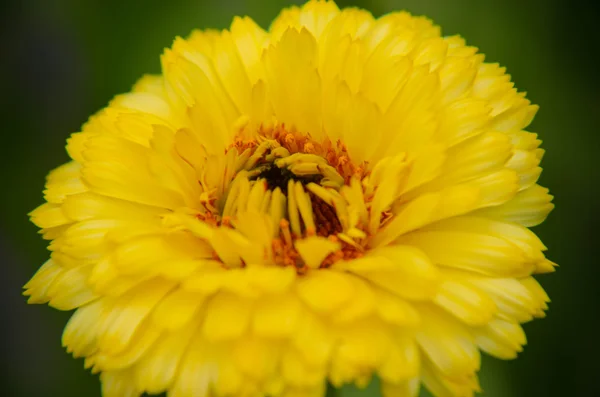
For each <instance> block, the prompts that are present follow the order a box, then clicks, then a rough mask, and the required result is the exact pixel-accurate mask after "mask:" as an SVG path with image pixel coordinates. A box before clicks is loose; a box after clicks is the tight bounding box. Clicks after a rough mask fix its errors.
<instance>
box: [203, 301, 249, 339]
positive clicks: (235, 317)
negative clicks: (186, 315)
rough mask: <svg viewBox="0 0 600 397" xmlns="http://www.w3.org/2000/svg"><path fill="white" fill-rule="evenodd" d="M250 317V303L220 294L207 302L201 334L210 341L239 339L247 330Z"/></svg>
mask: <svg viewBox="0 0 600 397" xmlns="http://www.w3.org/2000/svg"><path fill="white" fill-rule="evenodd" d="M251 315H252V310H251V302H248V300H246V299H243V298H240V297H238V296H235V295H233V294H230V293H225V292H220V293H218V294H217V295H215V296H214V297H213V298H212V299H211V300H210V301H209V302H208V306H207V308H206V317H205V319H204V325H203V327H202V331H203V334H204V335H205V336H206V338H207V339H208V340H211V341H219V340H226V339H234V338H237V337H240V336H241V335H242V334H243V333H244V332H245V331H246V330H247V329H248V326H249V325H250V318H251Z"/></svg>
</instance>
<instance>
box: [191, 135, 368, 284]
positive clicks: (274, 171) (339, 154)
mask: <svg viewBox="0 0 600 397" xmlns="http://www.w3.org/2000/svg"><path fill="white" fill-rule="evenodd" d="M230 151H234V152H233V153H235V155H236V156H237V157H236V158H237V160H235V162H233V163H235V164H236V169H235V171H234V172H231V173H230V172H229V171H228V170H226V171H225V174H228V175H231V179H230V181H229V182H228V183H227V185H225V186H224V188H223V195H222V196H220V197H217V198H216V201H215V202H213V203H210V202H209V203H207V209H209V212H208V213H207V214H206V215H202V216H200V218H201V219H203V220H204V221H205V222H209V223H211V224H213V225H214V226H221V227H228V228H234V229H237V228H238V227H239V228H240V231H241V233H242V234H243V235H245V237H242V238H248V239H250V240H252V238H253V236H251V235H247V233H248V226H249V224H248V223H247V222H248V220H249V219H252V222H261V221H260V219H262V220H263V221H264V222H265V223H266V224H265V225H267V226H268V229H269V230H270V231H269V233H272V244H271V247H269V248H267V249H266V252H265V258H267V259H268V260H269V261H272V263H275V264H277V265H280V266H294V267H295V268H296V269H297V271H298V273H300V274H301V273H304V272H306V271H307V270H308V269H309V268H315V267H328V266H331V265H332V264H333V263H335V262H337V261H339V260H349V259H352V258H356V257H359V256H361V255H362V254H363V252H364V250H365V247H366V244H367V241H368V236H369V232H368V230H369V227H370V226H371V225H370V224H369V221H368V219H369V212H368V211H369V209H368V208H369V207H370V205H369V204H368V203H369V202H370V200H371V199H372V191H371V190H364V189H365V188H364V187H363V186H362V183H363V181H365V179H364V178H368V176H369V172H368V171H366V169H367V164H365V163H363V164H354V163H353V162H352V161H351V160H350V158H349V155H348V152H347V149H346V147H345V146H344V145H343V143H341V142H335V143H333V142H330V141H328V140H325V141H323V142H318V141H315V140H313V139H311V137H310V136H308V135H305V134H300V133H296V132H289V131H287V130H286V129H285V128H284V127H283V126H280V127H275V128H273V129H270V130H266V131H265V130H261V131H259V133H258V134H256V135H253V136H252V137H249V138H247V139H244V138H243V137H238V138H237V139H236V140H235V142H234V144H233V145H232V146H231V147H230V148H228V149H227V153H228V155H229V154H230V153H231V154H233V153H232V152H230ZM229 157H230V158H232V156H229ZM365 183H367V182H365ZM213 204H214V205H213ZM210 208H212V209H210ZM257 213H258V214H264V215H266V216H265V217H263V218H259V217H256V214H257ZM249 214H250V215H249ZM265 225H263V226H265ZM263 232H264V230H263ZM263 236H264V234H263ZM301 240H306V241H303V242H300V241H301ZM299 247H300V248H299ZM231 249H232V250H235V248H234V247H233V246H232V247H231ZM301 253H302V254H301ZM216 257H219V258H220V259H221V260H223V262H224V264H225V265H228V266H229V265H233V264H235V266H244V265H245V262H244V260H243V259H242V260H241V261H240V260H238V261H235V260H233V259H231V258H232V257H231V256H226V257H221V256H219V255H217V254H216ZM307 258H308V259H307ZM315 258H318V260H317V259H315ZM316 260H317V261H318V262H317V263H316V264H315V261H316Z"/></svg>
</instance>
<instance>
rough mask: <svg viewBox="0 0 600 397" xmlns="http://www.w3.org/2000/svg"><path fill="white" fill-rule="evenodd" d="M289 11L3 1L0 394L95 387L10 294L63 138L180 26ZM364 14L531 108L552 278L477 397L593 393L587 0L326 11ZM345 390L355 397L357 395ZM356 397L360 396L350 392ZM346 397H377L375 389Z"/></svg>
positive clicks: (22, 270) (591, 68)
mask: <svg viewBox="0 0 600 397" xmlns="http://www.w3.org/2000/svg"><path fill="white" fill-rule="evenodd" d="M289 4H291V2H289V1H283V0H269V1H257V0H255V1H247V2H244V1H240V0H237V1H232V0H221V1H214V2H203V1H199V0H193V1H192V0H176V1H175V0H172V1H169V2H167V1H157V0H152V1H137V2H136V1H120V0H56V1H53V0H37V1H36V0H29V1H18V2H16V1H15V2H12V3H10V2H9V3H4V4H3V5H2V6H0V7H2V9H1V10H0V11H1V15H2V16H3V17H4V18H3V20H2V24H0V25H1V28H0V33H1V42H2V47H1V48H2V52H1V55H0V76H1V77H0V83H1V85H0V89H1V91H0V93H1V95H0V98H1V99H0V104H1V105H2V106H0V112H1V113H0V116H2V118H1V119H0V120H1V124H0V125H1V126H2V132H1V134H2V140H1V141H0V148H1V149H0V150H1V154H2V155H1V156H0V162H1V163H0V181H1V183H2V184H1V185H0V186H1V188H0V189H1V193H2V194H0V200H1V202H0V259H1V265H0V303H1V309H0V310H1V312H0V315H1V317H0V319H1V320H2V321H3V322H4V324H2V326H0V329H2V333H3V335H2V336H3V337H2V338H0V347H1V348H2V350H1V351H0V365H1V366H2V368H0V369H1V371H0V383H1V384H0V386H1V387H0V395H3V396H4V395H7V396H28V397H29V396H32V397H37V396H41V397H45V396H49V397H50V396H64V397H70V396H73V397H79V396H90V397H91V396H99V394H100V391H99V384H98V380H97V378H96V377H95V376H92V375H90V374H89V373H88V372H87V371H84V369H83V362H82V360H73V359H72V358H71V357H70V356H69V355H67V353H66V352H64V351H63V349H62V348H61V346H60V335H61V332H62V328H63V325H64V324H65V322H66V320H67V319H68V317H69V314H68V313H61V312H58V311H55V310H53V309H50V308H48V307H46V306H27V305H26V304H25V299H24V298H23V297H22V296H21V295H20V294H21V286H22V285H23V284H24V283H25V282H26V281H27V280H28V278H29V277H30V276H31V275H32V274H33V273H34V272H35V270H36V269H37V268H38V267H39V266H40V265H41V264H42V263H43V262H44V261H45V259H46V257H47V255H48V253H47V251H46V249H45V243H44V242H43V241H42V239H41V238H40V237H39V236H38V235H37V234H36V229H35V228H34V226H33V225H32V224H30V223H29V222H28V219H27V216H26V214H27V213H28V212H29V211H30V210H31V209H33V208H35V207H36V206H37V205H38V204H40V203H41V202H42V193H41V191H42V189H43V183H44V177H45V175H46V173H47V172H48V171H49V170H50V169H51V168H54V167H55V166H57V165H59V164H61V163H63V162H65V161H66V160H67V156H66V154H65V151H64V143H65V139H66V138H67V136H68V135H69V134H70V133H71V132H75V131H78V129H79V127H80V126H81V124H82V123H83V122H84V121H85V120H86V119H87V117H88V116H89V115H91V114H92V113H94V112H95V111H97V110H98V109H100V108H101V107H103V106H104V105H105V104H106V103H107V102H108V100H109V99H110V98H111V97H113V96H114V95H115V94H117V93H120V92H124V91H127V90H129V88H130V87H131V85H132V84H133V83H134V82H135V81H136V79H137V78H138V77H140V76H141V75H142V74H144V73H156V72H158V71H159V55H160V53H161V52H162V50H163V48H164V47H167V46H169V45H170V44H171V42H172V40H173V38H174V37H175V36H176V35H187V34H188V33H189V32H190V31H191V30H192V29H193V28H206V27H214V28H225V27H227V26H228V24H229V23H230V21H231V19H232V17H233V16H234V15H244V14H246V15H250V16H252V17H253V18H255V20H257V21H258V22H259V23H260V24H261V25H262V26H263V27H267V26H268V24H269V22H270V21H271V20H272V19H273V18H274V17H275V16H276V15H277V13H278V10H279V9H281V8H282V7H284V6H287V5H289ZM339 5H340V6H346V5H357V6H361V7H363V8H367V9H369V10H370V11H372V12H373V13H374V14H375V15H377V16H378V15H381V14H383V13H386V12H389V11H392V10H398V9H407V10H409V11H411V12H413V13H414V14H419V15H422V14H424V15H427V16H429V17H431V18H432V19H433V20H434V21H435V22H436V23H438V24H440V25H441V26H442V28H443V31H444V34H457V33H459V34H461V35H463V36H464V37H465V38H467V41H468V43H469V44H472V45H475V46H477V47H479V48H480V49H481V50H482V52H484V53H485V54H486V55H487V60H488V61H492V62H500V63H501V64H503V65H505V66H507V67H508V71H509V73H510V74H511V75H512V76H513V80H514V81H515V82H516V84H517V87H519V89H520V90H522V91H527V92H528V93H529V94H528V97H529V98H530V99H531V100H532V101H533V102H534V103H537V104H539V105H540V106H541V110H540V112H539V113H538V115H537V117H536V119H535V121H534V123H533V125H532V126H531V127H530V129H531V130H532V131H535V132H539V133H540V136H541V138H542V139H543V141H544V144H543V147H544V148H545V149H546V150H547V153H546V156H545V158H544V162H543V166H544V173H543V175H542V178H541V183H542V184H543V185H544V186H548V187H550V189H551V191H552V193H553V194H554V195H555V196H556V199H555V203H556V206H557V208H556V209H555V211H554V212H553V213H552V214H551V215H550V218H549V219H548V220H547V221H546V223H545V224H543V225H542V226H540V227H537V228H536V229H535V231H536V232H537V233H538V234H539V235H540V236H541V237H542V239H543V241H544V242H545V243H546V245H547V246H548V247H549V253H548V256H549V258H551V259H552V260H554V261H555V262H558V263H559V264H560V265H561V267H560V268H559V270H558V272H556V273H554V274H552V275H546V276H543V277H541V282H542V284H543V286H544V287H545V288H546V289H547V291H548V293H549V294H550V296H551V298H552V299H553V302H552V303H551V306H550V311H549V314H548V317H547V318H546V319H544V320H538V321H536V322H533V323H530V324H527V325H525V330H526V332H527V335H528V339H529V345H528V346H527V347H526V349H525V352H524V353H522V354H521V355H520V356H519V358H518V359H517V360H515V361H512V362H503V361H499V360H494V359H490V358H488V357H485V358H484V363H483V370H482V372H481V379H482V386H483V388H484V389H485V390H486V394H485V395H486V396H490V397H492V396H600V382H599V381H598V379H597V378H596V377H597V376H598V370H599V369H600V368H599V366H598V357H600V344H599V343H597V338H598V336H599V335H600V327H599V326H598V321H597V316H598V315H599V314H600V311H599V305H598V302H599V299H598V298H599V295H600V293H599V291H600V290H599V289H598V287H597V282H598V276H599V275H600V272H599V270H598V266H600V264H598V263H597V260H596V255H595V254H596V252H594V251H593V249H594V248H595V247H594V245H595V244H594V243H596V242H598V238H597V237H596V235H595V234H594V233H595V227H597V225H598V224H599V223H600V222H599V221H600V217H599V214H598V208H599V206H598V186H599V182H600V181H599V180H598V170H597V165H598V161H597V159H598V157H597V156H598V154H597V152H598V149H600V145H599V142H600V137H599V135H598V133H599V132H600V131H598V126H599V125H600V123H599V121H600V117H599V114H600V89H599V88H600V85H599V84H598V83H599V78H598V76H597V70H598V65H599V64H600V63H599V62H598V53H600V46H599V43H600V33H599V30H598V29H596V28H595V26H594V24H595V23H596V21H597V20H598V15H599V12H598V11H599V6H598V2H595V3H593V2H589V4H588V3H586V2H582V1H571V2H566V1H557V0H530V1H524V0H506V1H477V0H462V1H447V0H428V1H425V0H423V1H418V0H372V1H356V2H349V1H340V2H339ZM357 393H358V394H357ZM360 393H363V394H360ZM360 393H359V392H358V391H356V390H353V389H344V390H343V395H344V396H356V395H371V396H376V395H378V394H377V392H376V389H375V388H374V387H370V388H369V389H367V391H363V392H360Z"/></svg>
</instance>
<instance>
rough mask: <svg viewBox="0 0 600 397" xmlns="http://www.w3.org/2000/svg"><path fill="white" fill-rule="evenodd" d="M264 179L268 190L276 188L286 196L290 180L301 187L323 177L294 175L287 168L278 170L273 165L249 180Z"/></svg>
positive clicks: (316, 181)
mask: <svg viewBox="0 0 600 397" xmlns="http://www.w3.org/2000/svg"><path fill="white" fill-rule="evenodd" d="M259 179H264V180H266V181H267V187H268V188H269V190H274V189H276V188H279V189H281V191H282V192H283V194H285V195H287V192H288V191H287V189H288V184H289V181H290V180H294V181H298V182H301V183H302V184H303V185H307V184H309V183H319V182H320V181H321V179H323V176H322V175H320V174H316V175H296V174H294V173H293V172H292V171H290V169H289V168H280V167H277V166H276V165H274V164H268V165H267V166H265V167H264V169H263V170H262V171H261V172H260V174H258V175H256V176H253V177H251V178H250V180H259Z"/></svg>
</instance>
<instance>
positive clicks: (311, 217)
mask: <svg viewBox="0 0 600 397" xmlns="http://www.w3.org/2000/svg"><path fill="white" fill-rule="evenodd" d="M161 61H162V74H161V75H159V76H146V77H144V78H142V79H141V80H140V81H139V82H138V83H137V84H136V85H135V87H134V88H133V90H132V92H130V93H128V94H125V95H121V96H118V97H117V98H116V99H114V100H113V101H112V103H110V105H109V106H108V107H107V108H105V109H103V110H101V111H100V112H99V113H98V114H96V115H95V116H93V117H92V118H91V119H90V121H89V122H88V123H87V124H85V125H84V127H83V129H82V132H78V133H75V134H73V135H72V137H71V138H70V139H69V141H68V145H67V150H68V153H69V155H70V157H71V158H72V161H71V162H69V163H68V164H65V165H63V166H61V167H59V168H58V169H56V170H54V171H52V172H51V173H50V175H49V176H48V181H47V185H46V190H45V199H46V201H47V203H45V204H43V205H41V206H40V207H39V208H37V209H36V210H35V211H33V212H32V214H31V217H32V220H33V222H34V223H35V224H36V225H37V226H39V227H40V228H41V229H42V234H43V236H44V238H45V239H47V240H50V241H51V242H50V246H49V249H50V251H51V252H52V253H51V257H50V259H49V260H48V261H47V262H46V263H45V264H44V265H43V266H42V267H41V269H40V270H39V271H38V272H37V273H36V275H35V276H34V277H33V279H32V280H31V281H30V282H29V283H28V284H27V286H26V289H27V290H26V294H27V295H29V296H30V298H29V302H31V303H46V302H48V303H49V304H50V306H52V307H55V308H57V309H59V310H74V309H75V313H74V314H73V316H72V317H71V319H70V321H69V323H68V325H67V326H66V328H65V330H64V335H63V344H64V346H66V348H67V350H68V351H69V352H71V353H73V355H74V356H75V357H85V366H86V367H87V368H91V369H92V371H93V372H95V373H98V372H99V373H101V375H100V379H101V381H102V389H103V394H104V396H118V397H123V396H126V397H127V396H140V395H141V394H143V393H150V394H155V393H162V392H166V393H167V395H168V396H170V397H188V396H189V397H191V396H195V397H198V396H215V397H225V396H323V394H324V393H325V388H326V385H327V383H328V382H329V383H330V384H332V385H333V386H335V387H339V386H341V385H343V384H346V383H354V384H356V385H358V386H363V385H366V384H367V383H368V382H369V381H370V379H371V378H372V377H373V376H378V377H379V378H380V380H381V384H382V393H383V394H384V395H385V396H390V397H392V396H393V397H398V396H416V395H418V393H419V388H420V385H421V383H423V384H424V385H425V386H426V387H427V388H428V389H429V390H430V391H431V392H432V394H434V395H435V396H438V397H443V396H471V395H473V393H474V392H475V391H478V390H479V386H478V382H477V374H476V373H477V371H478V370H479V367H480V351H484V352H487V353H489V354H491V355H493V356H496V357H499V358H503V359H510V358H514V357H515V356H516V355H517V353H518V352H519V351H521V349H522V346H523V345H524V344H525V335H524V333H523V330H522V328H521V326H520V325H519V324H520V323H523V322H527V321H530V320H531V319H533V318H534V317H542V316H543V315H544V310H545V309H546V308H547V305H546V302H548V297H547V296H546V294H545V293H544V291H543V289H542V288H541V287H540V285H539V284H538V282H537V281H536V280H535V279H534V278H533V277H532V275H533V274H535V273H544V272H550V271H552V270H553V269H554V266H555V265H554V264H553V263H552V262H550V261H549V260H547V259H546V258H545V257H544V254H543V251H544V250H545V249H546V248H545V247H544V245H543V244H542V243H541V241H540V240H539V239H538V238H537V237H536V235H535V234H534V233H532V232H531V231H530V230H529V229H528V227H530V226H534V225H537V224H539V223H540V222H542V221H543V220H544V218H545V217H546V216H547V214H548V213H549V212H550V210H551V209H552V207H553V206H552V204H551V199H552V197H551V196H550V195H549V194H548V191H547V189H545V188H542V187H540V186H539V185H537V184H536V181H537V180H538V177H539V175H540V172H541V168H540V167H539V163H540V159H541V157H542V154H543V150H542V149H540V148H539V145H540V141H539V140H538V138H537V135H536V134H534V133H531V132H527V131H525V130H524V128H526V127H527V125H528V124H529V123H530V121H531V120H532V118H533V117H534V114H535V113H536V110H537V106H535V105H531V103H530V102H529V101H528V100H527V99H526V98H525V95H524V94H522V93H519V92H517V90H516V89H515V88H513V84H512V83H511V82H510V78H509V76H508V75H506V74H505V69H504V68H501V67H499V66H498V65H496V64H488V63H484V57H483V55H481V54H479V53H478V52H477V49H476V48H473V47H469V46H467V45H465V42H464V41H463V40H462V39H461V38H459V37H456V36H453V37H444V36H441V33H440V29H439V28H438V27H437V26H435V25H433V24H432V23H431V22H430V21H429V20H427V19H425V18H420V17H413V16H411V15H409V14H408V13H405V12H397V13H391V14H388V15H385V16H383V17H381V18H378V19H375V18H373V17H372V16H371V14H369V13H368V12H366V11H362V10H358V9H345V10H341V11H340V10H339V9H338V7H337V6H336V5H335V4H334V3H333V2H323V1H311V2H309V3H307V4H306V5H304V6H303V7H301V8H297V7H292V8H289V9H285V10H283V12H282V13H281V15H280V16H279V17H278V18H277V19H276V20H275V21H274V22H273V24H272V26H271V28H270V30H269V31H265V30H263V29H261V28H260V27H258V26H257V25H256V24H255V23H254V22H253V21H252V20H251V19H249V18H235V19H234V21H233V23H232V25H231V28H230V29H229V30H225V31H196V32H193V33H192V34H191V36H190V37H189V38H187V39H181V38H178V39H176V40H175V42H174V44H173V46H172V48H170V49H167V50H166V51H165V52H164V54H163V55H162V58H161Z"/></svg>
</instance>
